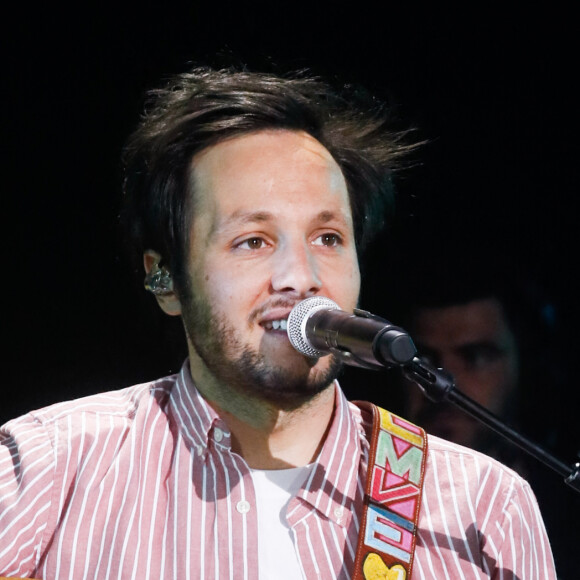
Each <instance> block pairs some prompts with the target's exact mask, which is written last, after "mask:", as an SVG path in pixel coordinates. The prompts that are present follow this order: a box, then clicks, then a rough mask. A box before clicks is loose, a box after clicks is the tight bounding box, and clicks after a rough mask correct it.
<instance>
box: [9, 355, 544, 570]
mask: <svg viewBox="0 0 580 580" xmlns="http://www.w3.org/2000/svg"><path fill="white" fill-rule="evenodd" d="M369 419H370V418H369V417H366V416H361V411H360V410H359V409H358V408H357V407H355V406H353V405H351V404H349V403H348V402H347V401H346V399H345V398H344V395H343V394H342V392H341V391H340V389H339V388H336V409H335V413H334V417H333V421H332V424H331V426H330V430H329V432H328V436H327V439H326V442H325V444H324V446H323V449H322V452H321V455H320V457H319V460H318V463H317V465H316V467H315V469H314V470H313V471H312V474H311V476H310V477H309V479H308V480H307V481H306V482H305V484H304V486H303V488H302V489H301V491H300V492H299V493H298V495H297V497H295V498H294V499H293V500H291V502H290V504H289V506H288V511H287V519H288V522H289V524H290V526H291V528H292V531H293V535H294V544H295V547H296V550H297V554H298V558H299V561H300V564H301V566H302V569H303V574H304V578H306V579H311V578H323V579H326V578H329V579H330V578H343V579H346V578H349V577H350V576H351V573H352V567H353V560H354V555H355V550H356V544H357V535H358V528H359V519H358V514H359V513H360V509H361V505H362V492H363V487H364V481H365V476H366V468H367V457H368V447H369V446H368V442H367V439H366V437H365V423H366V421H368V420H369ZM0 441H1V442H2V445H1V446H0V576H21V577H25V576H30V577H36V578H43V579H45V580H48V579H58V580H63V579H71V580H72V579H74V580H79V579H85V578H86V579H88V578H92V579H99V580H103V579H113V578H117V579H121V578H122V579H136V578H139V580H142V579H147V578H155V579H158V578H163V579H169V578H174V579H179V580H184V579H189V578H205V579H212V580H214V579H217V578H220V579H224V578H230V579H233V578H235V579H236V580H238V579H257V578H258V562H257V559H258V541H259V538H258V537H257V514H256V498H255V492H254V487H253V484H252V478H251V475H250V470H249V468H248V465H247V464H246V462H245V461H244V459H243V458H242V457H240V456H239V455H237V454H236V453H233V452H232V451H231V448H230V434H229V432H228V428H227V426H226V424H225V423H224V422H223V421H222V420H221V419H220V418H219V417H218V416H217V415H216V413H215V412H214V411H213V410H212V409H211V407H209V405H207V403H206V402H205V401H204V400H203V398H202V397H201V396H200V395H199V393H198V392H197V390H196V389H195V387H194V385H193V383H192V380H191V377H190V375H189V370H188V366H187V365H184V367H183V368H182V370H181V372H180V373H179V374H178V375H175V376H171V377H167V378H163V379H160V380H158V381H155V382H152V383H148V384H143V385H137V386H134V387H131V388H128V389H125V390H121V391H114V392H110V393H104V394H100V395H96V396H92V397H88V398H84V399H79V400H76V401H72V402H67V403H60V404H57V405H53V406H51V407H48V408H46V409H43V410H40V411H37V412H34V413H31V414H29V415H26V416H24V417H21V418H19V419H15V420H13V421H10V422H9V423H7V424H6V425H5V426H4V427H3V428H2V430H1V432H0ZM419 528H420V529H419V534H418V540H417V548H416V551H415V564H414V572H413V578H414V579H416V578H422V579H432V578H439V579H441V578H449V579H455V578H504V579H508V578H519V579H520V580H523V579H538V578H542V579H546V580H549V579H551V578H555V572H554V564H553V560H552V555H551V552H550V547H549V543H548V540H547V537H546V533H545V530H544V525H543V522H542V519H541V516H540V513H539V510H538V506H537V503H536V501H535V498H534V496H533V494H532V492H531V490H530V488H529V486H528V485H527V483H526V482H524V481H523V480H522V479H521V478H520V477H519V476H517V475H516V474H515V473H514V472H513V471H511V470H510V469H508V468H507V467H504V466H503V465H501V464H499V463H497V462H496V461H494V460H492V459H489V458H487V457H485V456H483V455H481V454H478V453H476V452H474V451H471V450H469V449H465V448H462V447H458V446H457V445H454V444H451V443H447V442H445V441H442V440H440V439H436V438H434V437H429V456H428V462H427V470H426V477H425V489H424V495H423V503H422V507H421V517H420V522H419Z"/></svg>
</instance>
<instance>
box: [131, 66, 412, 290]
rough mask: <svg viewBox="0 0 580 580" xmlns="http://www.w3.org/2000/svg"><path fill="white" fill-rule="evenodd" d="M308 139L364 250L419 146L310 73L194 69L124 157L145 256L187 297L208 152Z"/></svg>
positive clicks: (135, 235) (361, 97) (366, 103)
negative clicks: (342, 195) (234, 140)
mask: <svg viewBox="0 0 580 580" xmlns="http://www.w3.org/2000/svg"><path fill="white" fill-rule="evenodd" d="M267 129H287V130H295V131H305V132H306V133H309V134H310V135H311V136H312V137H314V138H315V139H317V140H318V141H319V142H320V143H321V144H322V145H323V146H324V147H325V148H326V149H328V151H329V152H330V154H331V155H332V156H333V158H334V159H335V161H336V162H337V163H338V165H339V166H340V168H341V170H342V173H343V175H344V177H345V180H346V183H347V187H348V191H349V196H350V205H351V211H352V214H353V220H354V228H355V239H356V244H357V249H358V250H359V251H360V250H361V249H362V248H364V247H365V245H366V244H367V243H368V242H369V241H370V239H372V237H373V236H374V234H376V233H377V232H378V231H380V230H381V229H382V228H383V226H384V223H385V220H386V217H387V215H388V213H389V212H390V211H392V207H393V203H394V190H393V182H392V172H393V170H394V169H395V168H396V167H398V166H399V163H398V161H399V159H400V158H401V157H402V155H403V154H404V153H406V152H407V151H409V150H410V149H411V148H412V147H413V146H412V145H411V144H410V143H409V142H407V139H406V137H407V132H406V131H395V130H393V129H391V127H390V118H389V117H388V115H387V111H386V108H385V107H384V106H383V105H380V104H378V103H377V101H376V100H374V99H371V98H370V97H368V95H366V94H364V91H360V90H358V91H357V90H350V91H348V90H347V89H341V90H335V89H333V88H332V87H331V86H330V85H329V84H327V83H325V82H323V81H321V80H320V79H318V78H316V77H312V76H309V75H307V74H306V73H293V74H292V75H289V76H273V75H270V74H266V73H256V72H247V71H239V70H234V69H222V70H214V69H211V68H208V67H203V68H195V69H193V70H192V71H191V72H188V73H185V74H180V75H178V76H175V77H174V78H172V79H171V80H170V81H169V82H168V83H167V84H166V86H165V87H164V88H162V89H158V90H154V91H151V92H150V93H149V100H148V104H147V106H146V111H145V114H144V116H143V118H142V120H141V123H140V124H139V126H138V128H137V129H136V131H135V132H134V133H133V134H132V136H131V137H130V139H129V140H128V142H127V145H126V147H125V151H124V158H123V161H124V167H125V179H124V196H125V206H124V211H123V221H124V222H125V225H126V228H127V230H128V232H129V234H130V236H131V238H132V240H133V243H134V245H135V249H136V250H137V252H138V253H139V255H140V256H141V255H142V253H143V251H145V250H148V249H150V250H155V251H157V252H159V253H160V254H161V256H162V258H163V259H164V261H165V264H166V265H167V266H168V267H169V269H170V270H171V272H172V273H173V276H174V279H175V283H176V288H177V289H178V291H179V288H184V287H185V286H183V284H184V283H185V278H184V276H185V264H186V258H187V257H188V250H187V248H188V244H189V230H190V224H191V219H192V209H193V208H192V204H191V197H192V196H191V195H190V192H191V175H190V172H191V166H192V163H191V162H192V159H193V157H194V156H195V155H196V154H197V153H199V152H200V151H202V150H203V149H205V148H207V147H210V146H212V145H215V144H217V143H219V142H221V141H223V140H225V139H228V138H231V137H235V136H240V135H243V134H247V133H251V132H255V131H260V130H267Z"/></svg>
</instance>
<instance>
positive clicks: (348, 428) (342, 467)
mask: <svg viewBox="0 0 580 580" xmlns="http://www.w3.org/2000/svg"><path fill="white" fill-rule="evenodd" d="M334 390H335V396H334V413H333V416H332V421H331V424H330V428H329V430H328V433H327V435H326V439H325V442H324V445H323V446H322V450H321V452H320V455H319V456H318V460H317V461H316V466H315V468H314V469H313V470H312V472H311V474H310V476H309V477H308V479H307V480H306V482H305V483H304V485H303V487H302V490H301V491H300V492H299V494H298V497H300V498H301V499H302V500H304V501H305V502H307V503H308V504H311V506H313V507H314V508H316V509H317V510H318V511H320V512H321V513H323V514H324V515H325V516H326V517H327V518H329V519H331V520H333V521H334V522H336V523H338V524H340V525H343V526H346V525H348V523H349V521H350V514H351V512H352V509H353V502H354V501H355V499H356V495H357V485H358V481H359V470H360V469H363V470H366V458H367V456H368V447H369V444H368V441H367V439H366V436H365V429H364V423H363V419H364V418H363V417H362V416H361V411H360V409H359V408H358V407H356V406H355V405H352V404H350V403H349V402H348V401H347V399H346V397H345V396H344V394H343V392H342V390H341V389H340V387H339V385H338V382H336V381H335V384H334ZM171 398H172V407H173V410H174V415H175V418H176V421H177V423H178V426H179V429H180V432H181V433H182V434H183V436H184V439H185V440H186V442H187V443H188V444H189V446H190V447H191V448H192V449H193V450H194V451H195V452H196V453H197V454H198V455H202V454H205V450H206V449H207V444H208V439H209V438H210V436H211V432H212V430H215V429H216V428H217V427H219V428H220V429H222V431H223V432H224V435H225V437H224V440H223V442H222V443H224V444H226V442H228V441H229V440H230V433H229V430H228V429H227V426H226V424H225V422H224V421H223V420H222V419H220V417H219V416H218V414H217V413H216V412H215V410H214V409H213V408H212V407H211V406H210V405H208V403H207V402H206V401H205V399H204V398H203V397H202V396H201V394H200V393H199V391H198V390H197V388H196V387H195V385H194V383H193V379H192V378H191V372H190V370H189V362H188V361H187V360H186V361H185V363H184V364H183V366H182V367H181V371H180V372H179V374H178V375H177V376H176V384H175V387H174V389H173V392H172V395H171ZM361 454H362V458H361Z"/></svg>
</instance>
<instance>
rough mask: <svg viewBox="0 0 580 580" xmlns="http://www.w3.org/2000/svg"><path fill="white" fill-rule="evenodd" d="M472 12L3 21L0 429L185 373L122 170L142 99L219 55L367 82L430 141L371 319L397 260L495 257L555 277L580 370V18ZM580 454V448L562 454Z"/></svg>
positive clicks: (571, 415)
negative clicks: (36, 412)
mask: <svg viewBox="0 0 580 580" xmlns="http://www.w3.org/2000/svg"><path fill="white" fill-rule="evenodd" d="M378 6H380V7H381V9H380V10H379V9H377V7H378ZM471 10H472V12H471V13H470V14H467V13H466V14H459V13H456V12H454V13H453V14H451V13H446V14H444V13H439V12H436V11H434V10H430V11H429V12H424V11H423V9H419V8H415V9H414V8H413V7H411V8H410V9H409V10H408V12H407V13H406V14H403V13H401V12H400V11H396V10H394V9H393V8H392V7H389V5H388V4H384V3H381V4H380V5H379V4H378V3H377V6H375V5H374V4H373V3H371V2H367V1H362V2H357V3H352V2H349V3H344V4H343V3H339V2H333V3H328V2H319V3H315V2H310V3H293V4H290V3H285V4H272V3H269V4H266V3H252V4H250V3H244V2H237V3H232V5H228V4H227V3H220V4H219V6H216V7H215V8H212V7H209V6H205V5H204V6H201V5H200V3H199V2H192V3H190V4H189V5H188V7H187V8H179V7H178V5H176V4H174V5H173V6H169V5H166V6H163V5H162V4H161V3H155V5H145V4H143V3H142V4H140V5H139V6H134V7H130V6H129V5H128V4H124V5H123V6H122V7H120V6H116V7H114V8H112V7H111V8H105V7H104V6H101V7H100V8H98V9H97V8H95V7H92V8H91V7H90V6H88V5H86V4H85V5H83V6H82V7H81V6H79V7H78V8H76V9H68V10H66V11H65V10H64V9H60V8H56V7H54V5H50V4H49V5H44V6H43V7H38V6H36V7H35V6H33V5H30V4H28V5H27V6H26V7H25V8H22V9H20V10H19V12H20V13H16V12H13V13H12V16H11V17H10V18H6V19H4V21H3V24H2V28H3V33H2V47H3V50H2V56H3V61H4V66H3V70H2V85H3V88H2V112H3V123H2V124H3V131H2V133H3V136H2V157H1V159H2V176H1V179H2V194H1V195H2V207H3V212H2V221H3V228H2V233H3V241H2V255H1V260H0V271H1V272H2V286H3V288H4V292H3V294H5V298H4V312H3V316H2V329H3V331H4V333H3V334H4V335H5V339H4V342H3V344H4V345H5V346H4V348H3V352H4V353H5V360H4V365H3V367H4V368H3V374H4V377H5V378H4V381H3V385H2V389H3V395H4V396H3V398H2V406H1V407H0V421H2V420H5V419H8V418H10V417H11V416H14V415H17V414H20V413H22V412H25V411H27V410H30V409H32V408H35V407H39V406H41V405H45V404H48V403H51V402H54V401H58V400H61V399H67V398H72V397H77V396H81V395H84V394H88V393H92V392H95V391H99V390H104V389H110V388H118V387H121V386H125V385H128V384H132V383H134V382H136V381H140V380H146V379H149V378H153V377H155V376H157V375H161V374H164V373H167V372H168V371H169V370H175V369H176V368H177V366H178V365H179V362H180V358H181V352H182V351H181V350H180V347H179V346H178V343H177V342H176V341H175V339H174V330H175V328H171V327H169V328H168V327H167V326H166V325H165V324H164V322H165V321H163V320H162V318H161V317H160V316H159V314H158V313H157V312H156V311H155V309H154V308H153V304H152V302H151V301H150V300H149V297H147V296H144V294H143V292H140V290H139V287H138V283H137V282H136V281H135V277H134V276H133V274H132V273H131V272H130V271H129V268H128V265H127V263H126V261H125V258H124V255H123V249H122V243H121V242H120V240H119V237H118V228H117V214H118V207H119V201H120V181H121V178H120V169H119V166H120V164H119V158H120V151H121V148H122V144H123V142H124V140H125V138H126V136H127V134H128V133H129V131H130V130H131V129H132V128H133V126H134V125H135V123H136V121H137V119H138V115H139V113H140V110H141V105H142V95H143V92H144V90H145V89H147V88H151V87H153V86H155V85H156V84H157V83H158V81H159V79H161V78H162V77H164V76H166V75H168V74H170V73H175V72H180V71H182V70H184V69H185V68H187V67H188V66H189V65H188V63H190V62H201V63H203V62H208V61H209V62H212V61H213V62H216V58H215V55H216V54H217V53H220V52H221V53H224V54H228V53H233V54H234V55H237V57H238V59H239V60H241V61H243V62H247V63H248V64H249V65H250V67H253V68H269V69H270V70H273V69H274V70H275V69H276V68H279V69H280V70H288V69H298V68H311V69H312V70H313V71H314V72H316V73H321V74H324V75H327V76H330V77H333V78H337V79H339V80H344V81H350V82H354V83H361V84H362V85H364V86H366V87H367V88H368V89H370V90H371V91H373V92H375V93H377V94H378V95H379V96H380V97H382V98H384V99H387V100H388V101H389V102H390V103H391V104H393V105H396V106H397V112H398V115H399V116H400V117H401V118H402V119H404V120H405V121H406V122H408V123H409V124H412V125H414V126H416V127H418V128H419V130H418V133H417V135H418V137H420V138H425V139H428V140H429V145H427V146H426V147H425V148H424V151H423V153H422V155H420V156H419V158H420V159H421V162H422V163H421V166H418V167H416V168H415V169H414V170H413V171H410V172H409V173H408V174H405V175H403V176H401V179H400V181H399V187H400V190H401V201H400V210H401V211H400V213H399V215H398V217H397V218H396V222H395V224H394V226H393V230H392V233H391V234H389V235H388V236H385V237H384V238H383V239H381V241H380V243H378V244H377V245H376V246H375V247H374V249H373V253H372V256H371V257H372V259H371V263H370V265H369V274H370V276H369V279H371V280H372V285H371V286H370V289H367V291H366V295H365V296H366V300H367V304H366V305H367V307H372V309H373V310H374V311H376V312H377V313H379V314H382V315H383V316H386V317H388V318H391V319H392V318H393V317H395V321H396V315H397V313H396V312H394V311H393V307H392V305H391V303H390V301H389V297H390V295H391V293H392V291H393V288H395V287H396V286H397V283H398V280H397V271H398V270H397V268H398V266H400V264H408V263H412V262H413V261H414V260H416V259H417V257H418V256H421V255H424V254H429V255H432V256H433V258H432V259H435V260H436V259H441V258H444V256H445V252H446V251H451V252H452V253H454V254H455V255H456V256H458V258H459V260H460V261H461V260H463V262H464V263H465V264H470V263H472V262H473V261H474V260H475V258H474V256H476V255H479V254H481V253H485V254H486V255H487V256H488V257H489V256H491V257H492V258H497V259H498V260H501V261H503V262H504V263H506V264H507V265H508V268H509V269H510V270H511V271H512V272H513V271H521V272H522V273H527V274H528V273H529V274H531V275H532V276H534V277H535V278H536V279H537V280H539V281H540V283H541V285H542V286H543V288H544V289H545V291H546V293H547V295H549V296H550V298H551V300H552V302H553V304H554V305H555V306H556V307H557V312H558V313H559V315H560V324H561V331H562V336H563V337H564V339H565V340H564V344H565V345H566V346H565V349H566V351H567V356H568V359H569V360H570V361H572V362H573V361H574V359H575V358H576V357H577V354H576V348H577V341H576V337H575V329H576V327H577V325H578V323H579V322H580V309H579V307H578V304H577V300H576V296H577V295H578V290H579V285H580V283H579V281H578V277H577V275H576V263H577V260H576V255H577V253H578V250H579V246H580V244H579V242H578V239H577V231H578V228H577V225H576V222H577V220H578V212H577V209H576V208H577V204H576V203H575V199H576V193H577V189H578V188H577V183H578V178H579V170H578V163H577V158H578V155H579V153H580V147H579V145H578V142H577V135H578V128H579V113H578V103H579V102H580V90H579V88H578V83H577V81H576V77H577V72H578V71H577V68H578V67H577V64H576V63H577V57H576V53H577V52H578V48H579V47H578V44H579V43H578V41H577V36H578V35H577V31H576V29H575V23H574V21H573V19H572V18H571V17H569V16H568V15H566V14H563V13H559V12H557V11H556V9H555V8H552V9H550V10H545V9H544V10H542V9H540V8H537V9H535V11H532V10H531V9H530V8H529V7H528V8H527V11H526V13H525V14H524V13H519V12H516V11H515V10H514V11H513V12H511V13H510V12H506V11H505V9H503V11H502V12H492V11H491V10H490V11H488V12H484V5H479V8H478V9H477V8H475V5H472V6H471ZM477 10H479V12H478V11H477ZM217 60H218V62H219V59H217ZM227 60H228V59H227V58H224V59H222V61H223V62H227ZM434 247H436V248H439V251H438V252H434V251H433V248H434ZM363 305H364V304H363ZM174 326H175V325H174ZM570 377H571V380H570V383H569V385H568V386H567V389H566V392H565V393H564V394H563V395H562V397H561V399H562V400H561V413H562V417H563V421H566V422H569V423H570V422H574V421H575V418H576V415H577V408H578V407H577V403H576V400H577V397H576V385H575V384H574V383H575V380H573V379H575V377H574V375H573V374H571V375H570ZM383 382H384V381H383V379H382V378H380V379H377V378H376V377H373V378H372V379H366V380H365V381H364V383H365V388H364V389H361V391H360V392H355V393H354V394H355V395H357V394H360V395H362V396H364V397H370V398H374V399H375V400H378V401H379V402H382V403H384V404H388V398H389V393H388V390H387V389H385V390H384V391H383V390H381V391H380V392H379V391H376V392H375V391H373V390H372V389H375V388H376V389H379V388H380V387H381V386H382V384H383ZM546 396H550V392H549V388H548V389H547V393H546ZM568 431H569V432H570V433H573V429H569V430H568ZM578 447H580V443H579V442H578V437H577V436H576V440H575V441H572V442H571V443H570V445H569V446H567V447H566V449H565V451H566V452H568V451H570V450H571V449H575V448H578ZM565 459H567V460H568V459H569V460H570V461H571V460H572V459H573V457H566V458H565Z"/></svg>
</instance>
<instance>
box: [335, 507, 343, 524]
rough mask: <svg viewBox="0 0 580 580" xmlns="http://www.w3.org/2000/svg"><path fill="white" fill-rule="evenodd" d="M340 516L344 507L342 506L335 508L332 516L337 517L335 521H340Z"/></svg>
mask: <svg viewBox="0 0 580 580" xmlns="http://www.w3.org/2000/svg"><path fill="white" fill-rule="evenodd" d="M342 516H344V508H343V507H337V508H335V510H334V517H335V518H336V519H337V521H339V522H340V520H341V519H342Z"/></svg>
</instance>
